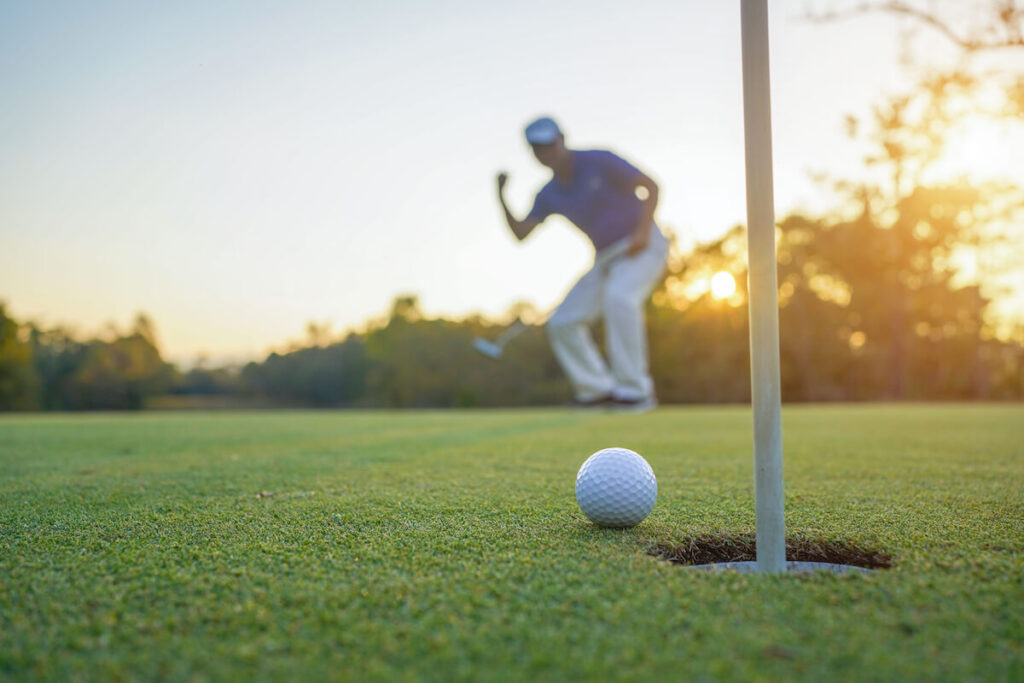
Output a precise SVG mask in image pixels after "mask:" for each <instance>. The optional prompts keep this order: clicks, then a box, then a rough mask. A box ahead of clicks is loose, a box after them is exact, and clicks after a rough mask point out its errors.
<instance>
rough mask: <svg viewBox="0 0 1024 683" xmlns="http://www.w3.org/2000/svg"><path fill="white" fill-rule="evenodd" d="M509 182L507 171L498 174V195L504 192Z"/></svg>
mask: <svg viewBox="0 0 1024 683" xmlns="http://www.w3.org/2000/svg"><path fill="white" fill-rule="evenodd" d="M507 182H508V173H506V172H505V171H502V172H501V173H499V174H498V193H499V194H500V193H501V192H503V191H504V189H505V183H507Z"/></svg>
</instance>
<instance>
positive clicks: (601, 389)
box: [547, 225, 668, 401]
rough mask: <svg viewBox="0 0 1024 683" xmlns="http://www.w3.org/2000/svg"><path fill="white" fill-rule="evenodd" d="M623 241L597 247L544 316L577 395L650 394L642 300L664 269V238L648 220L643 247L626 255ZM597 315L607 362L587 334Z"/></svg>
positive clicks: (635, 396)
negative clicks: (601, 323)
mask: <svg viewBox="0 0 1024 683" xmlns="http://www.w3.org/2000/svg"><path fill="white" fill-rule="evenodd" d="M627 246H628V240H624V241H622V242H618V243H616V244H614V245H612V246H610V247H608V248H606V249H602V250H601V251H599V252H598V253H597V255H596V257H595V259H594V267H593V268H591V269H590V270H589V271H587V272H586V273H584V275H583V277H581V278H580V279H579V282H577V283H576V284H575V285H574V286H573V288H572V289H571V290H569V293H568V294H567V295H566V297H565V300H564V301H562V303H561V304H560V305H559V306H558V308H556V309H555V312H554V313H553V314H552V315H551V318H550V319H548V323H547V329H548V336H549V337H550V339H551V346H552V348H553V349H554V352H555V356H556V357H557V358H558V362H559V363H561V365H562V369H563V370H565V373H566V374H567V375H568V376H569V381H570V382H571V383H572V387H573V391H574V392H575V394H576V398H577V399H579V400H581V401H590V400H593V399H596V398H600V397H602V396H606V395H609V394H611V395H612V396H615V397H616V398H622V399H627V400H635V399H642V398H646V397H648V396H650V397H652V398H653V395H654V382H653V381H652V380H651V375H650V371H649V369H648V361H647V329H646V325H645V322H644V305H645V304H646V302H647V297H649V296H650V295H651V291H652V290H653V289H654V287H655V285H657V284H658V281H659V279H660V278H661V275H662V273H663V271H664V269H665V259H666V256H667V255H668V240H666V239H665V236H664V235H662V234H661V230H659V229H658V226H657V225H652V226H651V239H650V242H649V243H648V245H647V248H646V249H644V250H643V251H642V252H640V253H639V254H636V255H635V256H628V255H626V254H625V248H626V247H627ZM599 318H604V330H605V350H606V351H607V353H608V363H605V360H604V358H602V357H601V353H600V351H598V349H597V345H596V344H595V343H594V339H593V336H592V335H591V334H590V328H589V325H590V323H592V322H594V321H595V320H597V319H599ZM609 366H610V367H609Z"/></svg>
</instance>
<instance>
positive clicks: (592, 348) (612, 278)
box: [498, 117, 668, 411]
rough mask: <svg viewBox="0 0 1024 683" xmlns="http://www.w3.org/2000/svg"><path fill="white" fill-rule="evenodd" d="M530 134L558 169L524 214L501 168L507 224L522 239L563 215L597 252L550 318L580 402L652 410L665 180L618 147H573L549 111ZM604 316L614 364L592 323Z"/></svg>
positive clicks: (541, 156) (543, 158)
mask: <svg viewBox="0 0 1024 683" xmlns="http://www.w3.org/2000/svg"><path fill="white" fill-rule="evenodd" d="M526 141H527V142H529V143H530V146H531V147H532V148H533V154H534V156H536V157H537V161H539V162H540V163H541V164H543V165H544V166H547V167H548V168H550V169H551V170H552V171H553V175H552V178H551V180H550V181H548V183H547V184H546V185H545V186H544V187H542V188H541V190H540V192H538V193H537V197H536V199H535V200H534V203H533V209H531V210H530V213H529V215H528V216H527V217H526V218H524V219H523V220H517V219H516V218H515V216H513V215H512V212H511V211H509V208H508V204H507V203H506V202H505V184H506V183H507V182H508V174H507V173H504V172H502V173H499V174H498V199H499V201H500V202H501V206H502V208H503V209H504V210H505V219H506V220H507V221H508V227H509V228H511V230H512V232H513V233H514V234H515V236H516V237H517V238H518V239H520V240H523V239H526V237H527V235H529V234H530V233H531V232H533V229H534V228H536V227H537V226H538V225H540V224H541V223H542V222H543V221H544V219H546V218H547V217H548V216H550V215H552V214H559V215H561V216H564V217H565V218H567V219H569V220H570V221H571V222H572V223H573V224H575V225H576V226H577V227H578V228H579V229H580V230H582V231H583V232H584V233H585V234H586V236H587V237H589V238H590V241H591V242H593V243H594V249H595V250H596V254H595V258H594V266H593V268H591V269H590V270H589V271H587V272H586V273H585V274H584V275H583V277H581V278H580V280H579V282H577V283H576V284H575V285H574V286H573V288H572V289H571V290H570V291H569V293H568V294H567V295H566V297H565V300H564V301H562V303H561V304H560V305H559V306H558V308H557V309H555V312H554V313H553V314H552V315H551V318H550V319H549V320H548V323H547V328H548V335H549V337H550V339H551V346H552V348H553V349H554V352H555V356H556V357H557V358H558V361H559V363H561V365H562V368H563V369H564V370H565V373H566V374H567V375H568V376H569V381H570V382H571V383H572V387H573V391H574V393H575V396H576V403H577V404H578V405H581V406H609V407H614V408H622V409H628V410H636V411H643V410H650V409H651V408H653V407H654V406H656V405H657V400H656V398H655V395H654V383H653V382H652V381H651V376H650V372H649V370H648V361H647V335H646V328H645V324H644V304H645V303H646V301H647V298H648V297H649V296H650V294H651V291H652V290H653V289H654V287H655V285H657V283H658V281H659V279H660V278H661V275H662V272H663V271H664V268H665V258H666V255H667V253H668V241H667V240H666V239H665V237H664V236H663V235H662V234H661V230H659V229H658V226H657V225H655V223H654V209H655V207H657V205H658V186H657V185H656V184H655V183H654V181H653V180H651V179H650V178H649V177H648V176H647V175H645V174H644V173H642V172H640V171H639V170H637V168H636V167H634V166H633V165H632V164H630V163H629V162H627V161H625V160H624V159H621V158H620V157H618V156H616V155H614V154H612V153H611V152H606V151H603V150H574V149H568V148H567V147H566V146H565V137H564V136H563V135H562V131H561V129H560V128H559V127H558V124H557V123H555V122H554V121H553V120H552V119H550V118H547V117H544V118H539V119H537V120H536V121H534V122H533V123H531V124H530V125H529V126H527V127H526ZM602 317H603V318H604V329H605V348H606V351H607V353H608V362H607V363H606V362H605V360H604V358H602V356H601V353H600V352H599V351H598V349H597V346H596V345H595V344H594V340H593V338H592V336H591V334H590V328H589V324H590V323H591V322H593V321H595V320H597V319H599V318H602Z"/></svg>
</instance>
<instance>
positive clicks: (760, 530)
mask: <svg viewBox="0 0 1024 683" xmlns="http://www.w3.org/2000/svg"><path fill="white" fill-rule="evenodd" d="M740 14H741V25H742V32H743V126H744V131H745V136H746V158H747V254H748V257H747V258H748V270H749V279H748V289H749V301H750V383H751V387H750V389H751V398H752V400H753V408H754V505H755V509H756V515H757V522H756V524H757V570H758V571H759V572H784V571H786V519H785V511H784V509H783V497H782V399H781V395H780V389H779V306H778V293H777V289H776V288H777V276H776V256H775V209H774V206H773V196H772V195H773V189H772V120H771V98H770V95H769V79H768V5H767V0H740Z"/></svg>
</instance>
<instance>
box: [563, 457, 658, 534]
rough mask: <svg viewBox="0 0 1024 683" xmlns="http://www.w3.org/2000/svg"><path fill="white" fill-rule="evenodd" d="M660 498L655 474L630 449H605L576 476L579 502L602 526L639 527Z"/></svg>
mask: <svg viewBox="0 0 1024 683" xmlns="http://www.w3.org/2000/svg"><path fill="white" fill-rule="evenodd" d="M657 497H658V480H657V479H656V478H655V477H654V470H652V469H651V466H650V465H648V464H647V461H646V460H644V459H643V458H642V457H641V456H640V455H639V454H637V453H634V452H633V451H631V450H629V449H628V448H605V449H603V450H600V451H598V452H597V453H594V454H593V455H592V456H590V457H589V458H587V461H586V462H585V463H583V467H581V468H580V471H579V473H578V474H577V475H576V502H577V503H579V504H580V509H581V510H583V514H585V515H586V516H587V518H588V519H589V520H590V521H591V522H593V523H594V524H597V525H598V526H605V527H611V528H614V529H621V528H625V527H630V526H635V525H637V524H639V523H640V522H642V521H643V519H644V518H645V517H646V516H647V515H648V514H650V512H651V508H653V507H654V501H655V499H656V498H657Z"/></svg>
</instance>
